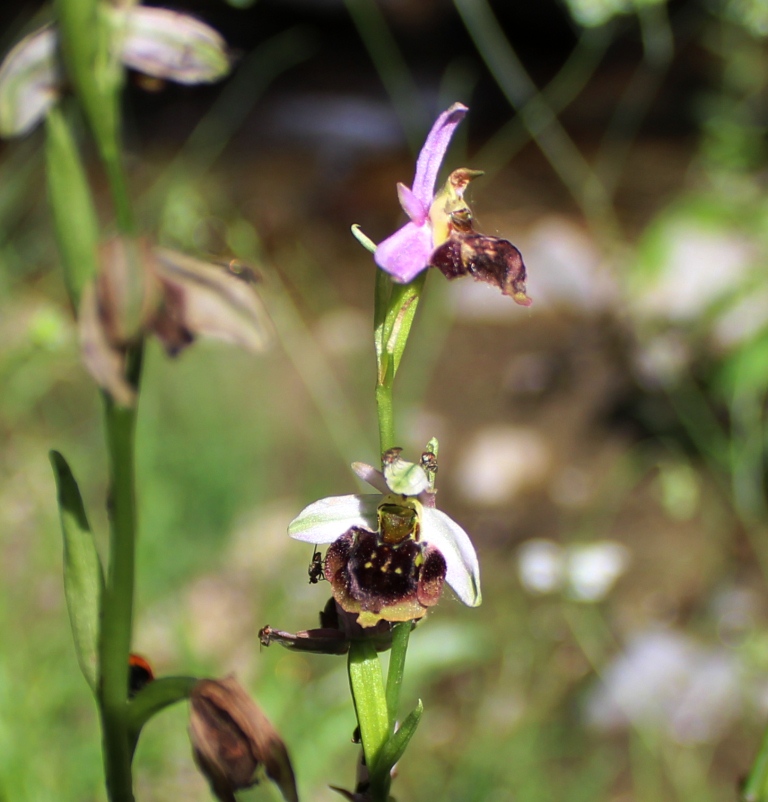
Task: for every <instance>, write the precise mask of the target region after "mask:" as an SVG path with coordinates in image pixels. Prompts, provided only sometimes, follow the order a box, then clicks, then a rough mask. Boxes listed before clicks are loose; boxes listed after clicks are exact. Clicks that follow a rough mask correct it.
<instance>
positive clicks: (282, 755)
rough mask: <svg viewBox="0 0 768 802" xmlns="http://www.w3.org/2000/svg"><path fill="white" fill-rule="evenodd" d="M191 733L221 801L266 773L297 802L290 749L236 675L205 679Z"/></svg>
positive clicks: (194, 702)
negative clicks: (219, 678) (289, 755)
mask: <svg viewBox="0 0 768 802" xmlns="http://www.w3.org/2000/svg"><path fill="white" fill-rule="evenodd" d="M189 701H190V726H189V735H190V738H191V739H192V749H193V752H194V757H195V762H196V763H197V765H198V767H199V768H200V770H201V771H202V772H203V774H204V775H205V776H206V778H207V779H208V782H209V783H210V784H211V789H212V791H213V793H214V794H215V795H216V797H217V799H219V800H221V802H235V791H238V790H241V789H243V788H250V787H251V786H252V785H255V784H256V783H258V782H259V780H260V779H261V773H262V772H264V773H266V775H267V777H269V778H270V779H271V780H272V781H273V782H275V784H276V785H277V786H278V787H279V788H280V791H281V792H282V794H283V798H284V799H285V800H286V802H298V799H299V797H298V793H297V791H296V780H295V777H294V774H293V768H292V767H291V761H290V759H289V757H288V750H287V749H286V747H285V744H284V743H283V741H282V739H281V738H280V736H279V735H278V733H277V730H275V728H274V727H273V726H272V724H270V722H269V720H268V719H267V717H266V716H265V715H264V713H263V712H262V711H261V709H260V708H259V707H258V705H257V704H256V703H255V702H254V701H253V700H252V699H251V697H250V696H248V694H247V693H246V692H245V691H244V690H243V688H242V686H241V685H240V684H239V683H238V682H237V680H236V679H235V678H234V677H233V676H229V677H225V678H224V679H222V680H213V679H204V680H200V682H198V683H197V685H195V687H194V689H193V691H192V694H191V696H190V700H189Z"/></svg>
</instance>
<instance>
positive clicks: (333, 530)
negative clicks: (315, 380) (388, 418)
mask: <svg viewBox="0 0 768 802" xmlns="http://www.w3.org/2000/svg"><path fill="white" fill-rule="evenodd" d="M352 468H353V470H354V471H355V473H356V474H357V475H358V476H359V477H360V478H361V479H363V480H364V481H365V482H367V483H368V484H370V485H371V486H373V487H374V488H375V489H376V490H378V491H379V494H375V495H374V494H354V495H347V496H330V497H328V498H323V499H320V500H319V501H315V502H314V503H312V504H310V505H308V506H307V507H305V508H304V509H303V510H302V511H301V512H300V513H299V514H298V515H297V516H296V518H294V519H293V521H291V523H290V525H289V526H288V534H289V535H290V536H291V537H292V538H293V539H294V540H300V541H302V542H304V543H313V544H315V545H325V544H329V543H333V542H334V541H335V540H337V539H338V538H339V537H341V536H342V535H343V534H344V533H346V532H347V531H349V530H350V529H353V528H359V529H367V530H368V531H373V532H375V531H376V530H377V528H378V524H379V521H378V509H379V505H380V504H381V503H382V501H384V499H386V498H387V497H388V496H390V495H391V490H390V488H389V486H388V485H387V483H386V480H385V478H384V474H383V473H382V472H381V471H378V470H377V469H376V468H374V467H372V466H371V465H367V464H365V463H362V462H355V463H353V465H352ZM400 498H402V499H407V498H417V499H418V500H419V501H420V502H421V507H422V508H421V511H420V535H419V541H420V542H421V543H423V544H430V545H432V546H435V547H436V548H437V549H438V550H439V551H440V553H441V554H442V555H443V558H444V559H445V563H446V575H445V581H446V582H447V583H448V585H450V587H451V588H452V589H453V591H454V592H455V593H456V596H457V597H458V598H459V600H460V601H462V602H463V603H464V604H466V605H467V606H469V607H477V606H478V605H479V604H480V603H481V601H482V596H481V593H480V567H479V565H478V561H477V554H476V553H475V549H474V546H473V545H472V541H471V540H470V538H469V535H468V534H467V533H466V532H465V531H464V529H462V527H461V526H459V524H457V523H456V522H455V521H454V520H453V519H451V518H450V517H449V516H448V515H446V514H445V513H444V512H442V511H441V510H438V509H436V508H435V506H434V493H432V492H430V491H429V490H426V491H424V492H423V493H421V494H420V495H419V496H412V497H409V496H402V495H401V496H400Z"/></svg>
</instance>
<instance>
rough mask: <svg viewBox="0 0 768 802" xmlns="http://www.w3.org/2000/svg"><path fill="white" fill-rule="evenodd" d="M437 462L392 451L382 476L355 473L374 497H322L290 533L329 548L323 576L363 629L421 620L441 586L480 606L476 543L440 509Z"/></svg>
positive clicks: (362, 467) (366, 468) (357, 466)
mask: <svg viewBox="0 0 768 802" xmlns="http://www.w3.org/2000/svg"><path fill="white" fill-rule="evenodd" d="M433 459H434V456H433V454H431V453H430V452H426V453H425V455H424V465H425V466H426V467H422V465H419V464H417V463H412V462H407V461H405V460H403V459H401V457H400V449H390V450H389V451H387V452H386V453H385V455H384V460H383V462H384V465H383V471H379V470H377V469H375V468H373V467H372V466H370V465H366V464H364V463H360V462H356V463H354V464H353V465H352V469H353V470H354V472H355V473H356V474H357V475H358V476H359V477H360V478H361V479H363V480H364V481H366V482H368V484H370V485H371V486H372V487H374V488H375V489H376V490H378V491H379V492H378V493H377V494H367V495H358V494H355V495H348V496H332V497H330V498H324V499H321V500H320V501H316V502H315V503H314V504H310V505H309V506H308V507H306V508H305V509H304V510H302V512H301V513H300V514H299V515H298V516H297V517H296V518H295V519H294V520H293V521H292V522H291V524H290V526H289V527H288V534H289V535H290V536H291V537H292V538H294V539H296V540H301V541H304V542H305V543H314V544H315V545H321V544H330V545H329V548H328V551H327V554H326V557H325V564H324V575H325V578H326V579H327V580H328V581H329V582H330V583H331V588H332V590H333V596H334V599H335V600H336V603H337V604H338V605H339V607H341V609H342V610H343V611H345V612H347V613H356V614H357V623H359V624H360V625H361V626H363V627H374V626H376V624H377V623H378V622H380V621H411V620H415V619H418V618H421V617H422V616H423V615H424V614H425V613H426V611H427V609H428V608H429V607H431V606H433V605H435V604H436V603H437V602H438V600H439V598H440V595H441V592H442V589H443V583H444V582H447V583H448V585H450V587H451V588H453V590H454V592H455V593H456V595H457V596H458V598H459V599H460V600H461V601H462V602H464V604H467V605H469V606H470V607H476V606H477V605H479V604H480V601H481V595H480V569H479V566H478V562H477V555H476V554H475V549H474V547H473V546H472V542H471V540H470V539H469V536H468V535H467V533H466V532H465V531H464V530H463V529H462V528H461V527H460V526H459V525H458V524H457V523H456V522H455V521H453V520H452V519H451V518H449V517H448V516H447V515H446V514H445V513H444V512H441V511H440V510H438V509H437V508H436V507H435V492H434V487H433V478H434V466H433V464H432V460H433Z"/></svg>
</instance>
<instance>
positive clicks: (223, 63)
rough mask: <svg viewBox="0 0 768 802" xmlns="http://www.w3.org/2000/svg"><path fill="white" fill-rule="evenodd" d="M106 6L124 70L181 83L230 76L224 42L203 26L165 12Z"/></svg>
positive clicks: (208, 27)
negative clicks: (118, 41) (118, 38)
mask: <svg viewBox="0 0 768 802" xmlns="http://www.w3.org/2000/svg"><path fill="white" fill-rule="evenodd" d="M107 8H108V13H109V15H110V21H111V22H112V24H113V26H114V28H115V32H116V35H117V36H118V37H121V38H120V56H121V59H122V61H123V63H124V64H125V65H126V67H131V68H132V69H134V70H138V71H139V72H143V73H144V74H145V75H151V76H152V77H154V78H162V79H164V80H168V81H175V82H176V83H180V84H203V83H212V82H213V81H218V80H220V79H221V78H223V77H224V76H225V75H226V74H227V73H228V72H229V68H230V61H229V57H228V56H227V48H226V43H225V42H224V40H223V39H222V38H221V36H220V35H219V34H218V32H217V31H215V30H214V29H213V28H211V27H210V26H209V25H206V24H205V23H204V22H200V20H197V19H195V18H194V17H190V16H189V15H188V14H181V13H179V12H178V11H171V10H170V9H167V8H155V7H152V6H134V7H133V8H130V9H118V8H113V7H107Z"/></svg>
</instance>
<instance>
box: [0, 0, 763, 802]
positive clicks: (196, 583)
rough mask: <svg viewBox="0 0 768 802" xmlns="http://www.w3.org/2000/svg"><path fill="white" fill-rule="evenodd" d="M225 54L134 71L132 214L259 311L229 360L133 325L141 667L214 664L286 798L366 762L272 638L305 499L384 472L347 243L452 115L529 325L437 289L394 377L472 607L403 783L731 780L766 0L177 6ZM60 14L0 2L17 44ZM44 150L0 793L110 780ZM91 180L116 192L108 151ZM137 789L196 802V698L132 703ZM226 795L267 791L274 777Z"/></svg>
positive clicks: (289, 605)
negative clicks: (85, 621)
mask: <svg viewBox="0 0 768 802" xmlns="http://www.w3.org/2000/svg"><path fill="white" fill-rule="evenodd" d="M178 5H179V7H180V8H182V9H183V10H186V11H191V12H193V13H195V14H197V15H198V16H199V17H200V18H202V19H204V20H205V21H207V22H209V23H211V24H212V25H214V26H215V27H217V28H218V29H219V30H220V31H221V32H222V33H223V34H224V36H225V37H226V39H227V40H228V42H229V43H230V44H231V46H232V49H233V52H234V54H235V56H236V66H235V69H234V70H233V73H232V75H231V76H230V77H229V78H228V79H227V80H225V81H224V82H222V83H221V84H218V85H216V86H212V87H206V88H200V87H194V88H185V87H179V86H173V85H162V84H159V83H157V82H152V81H149V80H147V79H145V78H141V77H140V76H137V75H131V76H129V79H130V80H129V86H128V88H127V92H126V103H125V113H126V126H127V134H126V143H127V149H128V166H129V170H130V175H131V181H132V186H133V189H134V191H135V197H136V203H137V208H138V212H139V215H140V217H141V219H142V221H143V225H144V228H145V230H146V231H147V233H148V234H150V235H152V236H153V237H155V238H156V239H157V240H159V241H160V242H162V243H164V244H166V245H170V246H174V247H178V248H179V249H181V250H185V251H187V252H192V253H198V254H204V255H216V256H223V257H231V256H237V257H239V258H242V259H245V260H246V261H249V262H250V263H252V264H253V265H254V266H255V267H256V268H257V269H258V271H259V273H260V274H261V276H262V284H261V287H262V290H263V295H264V298H265V301H266V303H267V304H268V306H269V309H270V311H271V314H272V316H273V319H274V322H275V326H276V329H277V332H278V338H277V344H276V346H275V348H274V349H273V350H272V351H271V352H269V353H268V354H266V355H264V356H263V357H259V358H254V357H253V356H249V355H246V354H244V353H241V352H237V351H235V350H232V349H229V348H227V347H226V346H221V345H219V344H216V343H211V342H201V343H198V344H197V345H196V346H195V347H194V348H192V349H190V350H189V351H187V352H185V353H184V354H183V356H182V357H180V358H179V359H178V360H174V361H171V360H169V359H168V358H167V357H166V356H165V355H164V354H163V353H162V352H161V350H160V349H159V347H158V346H157V344H156V343H154V342H152V343H151V344H150V347H149V353H148V361H147V370H146V376H145V382H144V389H143V392H142V399H141V414H140V426H139V435H138V436H139V443H138V454H139V457H138V459H139V493H140V520H141V539H140V543H139V563H140V565H139V585H138V591H137V617H136V640H135V650H136V651H138V652H140V653H142V654H143V655H145V656H146V657H147V658H148V659H149V660H150V661H151V662H152V663H153V665H154V667H155V669H156V672H157V673H159V674H177V673H196V674H199V675H201V676H203V675H207V676H222V675H225V674H227V673H229V672H232V671H234V672H236V673H237V675H238V677H239V678H240V679H241V680H242V681H243V683H244V684H245V685H246V686H247V687H248V688H249V689H250V690H251V691H252V692H253V693H254V695H255V696H256V697H257V698H258V699H259V701H260V703H261V704H262V706H263V707H264V708H265V710H266V711H267V712H268V714H269V716H270V717H271V718H272V720H273V721H274V723H275V724H276V725H277V726H278V728H279V729H280V730H281V731H282V733H283V736H284V738H285V740H286V741H287V743H288V745H289V748H290V750H291V752H292V755H293V759H294V764H295V767H296V770H297V774H298V780H299V785H300V790H301V791H302V794H303V798H305V799H312V800H318V801H320V800H333V799H339V797H338V796H337V795H335V794H334V793H333V792H332V791H331V790H329V789H328V787H327V786H328V784H329V783H330V784H334V785H338V786H342V787H350V785H351V778H352V776H353V771H354V764H355V760H356V757H357V748H356V747H354V746H353V745H352V744H351V737H352V731H353V729H354V724H355V722H354V717H353V712H352V708H351V705H350V702H349V695H348V687H347V680H346V674H345V670H344V666H343V658H338V657H330V656H313V655H307V656H302V655H298V654H292V653H289V652H287V651H285V650H282V649H280V648H279V647H277V646H274V647H272V648H270V649H268V650H267V649H260V647H259V644H258V637H257V633H258V630H259V628H260V627H262V626H263V625H265V624H271V625H272V626H273V627H279V628H282V629H287V630H290V631H295V630H297V629H306V628H309V627H312V626H315V625H316V621H317V613H318V611H319V610H320V609H321V608H322V606H323V604H324V603H325V600H326V598H327V597H328V595H329V592H328V588H327V585H324V584H322V583H321V584H318V585H310V584H309V583H308V579H307V566H308V564H309V561H310V558H311V550H310V549H309V547H308V546H305V545H303V544H299V543H296V542H293V541H290V540H289V539H288V537H287V536H286V531H285V530H286V526H287V524H288V522H289V521H290V520H291V518H292V517H293V516H294V515H296V514H297V513H298V511H299V510H300V509H301V508H302V507H303V506H305V505H306V504H307V503H309V502H311V501H313V500H315V499H317V498H320V497H323V496H327V495H334V494H343V493H350V492H357V491H359V490H360V489H361V488H360V486H359V485H358V483H357V480H356V479H355V478H354V476H353V475H352V473H351V472H350V471H349V468H348V464H349V462H350V461H352V460H365V461H369V462H375V461H376V460H377V458H378V455H377V442H376V423H375V408H374V402H373V385H374V357H373V348H372V337H371V328H372V323H371V320H372V303H373V284H374V268H373V263H372V260H371V258H370V256H369V254H367V253H366V252H365V251H364V250H363V249H362V248H360V246H359V245H358V244H357V243H356V242H355V241H354V239H353V238H352V237H351V236H350V233H349V227H350V225H351V224H352V223H360V224H362V226H363V229H364V230H365V232H366V233H367V234H368V235H369V236H370V237H372V238H373V239H374V240H376V241H379V240H381V239H382V238H384V237H385V236H387V235H388V234H389V233H391V232H392V231H393V230H394V228H395V227H396V226H397V225H399V224H400V218H399V217H398V215H399V214H400V210H399V206H398V203H397V198H396V194H395V183H396V182H397V181H403V182H405V183H410V181H411V179H412V175H413V163H414V156H415V154H416V153H417V152H418V149H419V147H420V144H421V142H422V141H423V137H424V135H425V133H426V131H428V129H429V126H430V125H431V123H432V121H433V120H434V118H435V116H436V115H437V113H439V112H440V111H441V110H443V109H444V108H446V107H447V106H448V105H450V104H451V103H452V102H454V101H457V100H461V101H463V102H465V103H466V104H467V105H468V106H469V107H470V114H469V115H468V117H467V119H466V121H465V122H464V123H463V124H462V126H461V128H460V129H459V132H458V134H457V136H456V139H455V142H454V145H453V147H452V149H451V151H450V153H449V156H448V159H447V162H446V166H447V168H448V169H454V168H456V167H459V166H467V167H472V168H476V169H482V170H485V172H486V176H485V178H483V179H480V180H478V181H477V182H475V184H474V185H473V187H472V192H473V207H474V211H475V214H476V218H477V221H478V228H479V229H480V230H481V231H483V232H484V233H487V234H492V235H497V236H503V237H505V238H509V239H510V240H511V241H513V242H514V243H515V244H516V245H517V246H518V247H519V248H520V249H521V251H522V253H523V255H524V257H525V261H526V264H527V267H528V272H529V282H528V290H529V295H530V296H531V297H532V298H533V301H534V303H533V306H532V307H530V309H523V308H520V307H516V306H515V305H514V304H513V303H512V302H511V301H510V300H509V299H507V298H503V297H501V296H500V295H499V294H498V293H497V292H496V291H494V290H492V289H490V288H487V287H485V286H484V285H479V284H474V283H473V282H472V281H471V280H470V279H464V280H460V281H457V282H454V283H452V284H450V285H449V284H448V282H446V281H445V280H444V279H443V277H442V276H441V275H439V274H438V273H436V272H435V274H434V275H430V276H429V279H428V281H427V287H426V292H425V297H424V299H423V302H422V307H421V309H420V310H419V313H418V317H417V320H416V324H415V326H414V329H413V333H412V336H411V342H410V343H409V346H408V351H407V353H406V355H405V359H404V361H403V368H402V370H401V374H400V376H399V378H398V383H397V386H396V414H397V430H398V432H399V438H400V441H401V445H402V446H404V447H405V448H406V452H407V453H408V454H410V455H412V456H415V455H417V454H419V453H420V452H421V450H422V448H423V446H424V444H425V443H426V441H427V440H428V439H429V438H430V437H431V436H433V435H435V436H437V437H438V438H439V440H440V472H439V477H438V487H439V490H440V496H439V504H440V506H441V507H442V508H443V509H445V510H446V511H447V512H448V513H449V514H450V515H451V516H452V517H454V518H455V519H456V520H458V521H460V522H461V523H462V524H463V525H464V527H465V528H466V529H467V530H468V531H469V532H470V533H471V534H472V536H473V538H474V541H475V543H476V545H477V549H478V552H479V555H480V561H481V568H482V574H483V595H484V603H483V605H482V607H480V608H479V609H477V610H469V609H465V608H463V607H462V606H461V605H460V604H459V603H458V602H456V601H454V600H453V599H452V598H451V594H450V593H447V594H446V598H445V599H444V600H443V601H442V602H441V604H440V605H439V607H438V608H437V609H436V610H435V611H434V612H432V613H430V615H429V617H428V619H427V620H425V621H424V622H423V623H422V624H421V625H420V626H419V627H418V629H417V631H416V632H415V633H414V635H413V637H412V640H411V643H412V646H411V649H410V651H409V655H408V670H407V674H406V685H405V688H404V695H403V709H404V710H407V709H410V708H411V707H412V706H413V705H414V704H415V703H416V700H417V698H419V697H420V698H422V699H423V700H424V704H425V709H426V712H425V714H424V717H423V720H422V723H421V726H420V728H419V731H418V733H417V735H416V737H415V738H414V740H413V742H412V744H411V747H410V749H409V751H408V753H407V755H406V759H405V760H404V761H403V762H402V765H401V767H400V771H399V777H398V780H397V782H396V784H395V786H394V791H395V793H396V795H397V798H398V799H400V800H414V799H425V798H427V799H428V798H434V799H440V800H442V801H443V802H449V801H454V800H455V802H459V801H461V802H467V801H469V800H477V801H478V802H480V800H483V802H506V801H507V800H515V801H516V802H539V800H541V801H542V802H544V801H545V800H546V802H549V801H550V800H558V802H587V801H589V802H603V801H604V802H609V801H610V802H662V801H666V800H669V801H670V802H683V800H693V799H696V800H697V802H710V801H711V802H715V801H716V800H730V799H734V798H735V797H736V796H737V793H738V787H739V783H740V782H741V781H742V780H743V778H744V776H745V775H746V773H747V771H748V769H749V767H750V765H751V762H752V760H753V759H754V756H755V754H756V752H757V748H758V744H759V742H760V738H761V737H762V731H763V729H764V726H765V723H766V720H768V681H767V675H766V670H767V669H768V629H766V624H767V623H768V606H767V605H766V571H768V506H767V505H766V476H765V456H766V455H765V451H766V430H765V424H766V407H765V402H766V392H768V370H767V366H768V283H766V280H765V276H764V272H765V260H766V249H767V248H768V225H767V223H768V196H766V191H765V181H766V172H765V168H766V148H765V145H766V139H765V135H766V126H768V107H767V106H766V98H767V95H766V92H767V85H766V82H767V81H768V47H767V45H766V36H768V7H766V4H765V3H764V2H763V0H711V1H710V0H670V2H668V3H664V2H663V0H541V2H537V3H515V2H508V1H507V2H505V0H495V1H492V0H453V2H450V1H449V0H418V1H416V0H410V1H409V0H345V1H344V0H256V2H251V0H230V2H228V3H227V2H224V0H196V2H186V3H179V4H178ZM44 16H45V11H44V10H42V11H41V9H40V7H39V6H38V5H37V4H35V3H5V4H3V5H2V7H1V8H0V26H1V27H0V31H2V34H1V35H0V44H2V46H3V47H2V49H3V52H5V51H7V50H8V49H9V48H10V47H11V46H12V44H13V43H14V42H15V41H16V40H17V39H18V38H19V37H20V36H21V35H22V34H23V33H25V32H26V31H28V30H30V29H32V28H34V27H35V26H36V25H37V24H39V23H40V21H41V19H43V18H44ZM42 144H43V139H42V135H41V133H40V131H37V132H35V133H34V134H32V135H31V136H29V137H27V138H25V139H23V140H19V141H12V142H6V143H3V144H2V146H1V148H2V149H0V264H1V265H2V267H1V269H0V289H1V291H0V382H1V384H0V386H1V387H2V392H0V437H1V438H2V448H1V452H0V477H1V478H0V565H2V577H3V578H2V593H0V643H2V647H0V799H3V800H5V799H7V800H13V802H17V801H18V802H24V801H25V800H35V802H37V801H38V800H49V799H50V800H70V799H71V800H83V801H87V800H100V799H103V798H104V792H103V790H102V769H101V763H100V744H99V736H98V725H97V721H96V716H95V709H94V706H93V704H92V702H91V699H90V696H89V692H88V690H87V686H86V684H85V682H84V680H83V679H82V678H81V676H80V674H79V671H78V668H77V663H76V660H75V655H74V650H73V647H72V644H71V640H70V634H69V626H68V620H67V613H66V608H65V603H64V597H63V592H62V583H61V543H60V534H59V528H58V521H57V513H56V508H55V500H54V486H53V479H52V475H51V470H50V467H49V464H48V460H47V452H48V450H49V449H50V448H57V449H59V450H61V451H62V452H63V453H64V454H65V455H66V456H67V459H68V460H69V462H70V464H71V465H72V467H73V469H74V471H75V474H76V475H77V476H78V479H79V481H80V483H81V487H82V488H83V492H84V495H85V497H86V502H87V506H88V509H89V514H90V517H91V521H92V524H93V525H94V527H95V529H96V531H97V532H98V533H99V537H100V538H101V543H102V545H103V544H104V542H105V539H106V515H105V511H104V499H105V494H106V486H105V458H104V450H103V443H102V431H101V421H100V409H99V402H98V397H97V393H96V391H95V389H94V387H93V385H92V383H91V381H90V379H89V377H88V376H87V375H86V373H85V372H84V370H83V369H82V367H81V366H80V363H79V359H78V351H77V343H76V339H77V337H76V331H75V327H74V324H73V321H72V315H71V312H70V310H69V308H68V305H67V301H66V296H65V293H64V288H63V283H62V278H61V274H60V271H59V269H58V265H57V257H56V253H55V247H54V242H53V238H52V234H51V225H50V220H49V214H48V209H47V206H46V200H45V192H44V174H43V160H42ZM88 148H89V146H88V145H87V143H86V153H87V154H89V155H90V165H91V168H92V176H93V180H94V182H95V185H96V186H97V188H98V191H99V192H100V193H101V194H102V195H103V198H104V203H103V204H102V206H101V208H102V212H103V223H104V224H105V225H109V221H110V211H109V203H108V202H107V200H106V198H107V194H106V192H105V191H104V187H103V179H102V176H101V173H100V171H99V167H98V164H97V162H96V160H95V159H94V158H93V153H92V150H89V149H88ZM136 767H137V799H138V800H141V801H142V802H160V800H167V799H173V798H179V799H180V798H184V799H186V800H190V801H191V800H207V799H209V798H210V796H209V792H208V789H207V786H206V784H205V782H204V780H203V779H202V777H200V776H199V775H198V774H197V773H196V771H195V770H194V768H193V765H192V761H191V759H190V747H189V743H188V739H187V735H186V711H185V710H184V707H183V706H178V707H177V708H173V709H171V710H169V711H167V712H164V713H163V714H162V715H160V716H159V717H158V718H156V719H154V720H153V721H152V723H151V724H150V726H149V727H148V728H147V729H146V730H145V732H144V734H143V735H142V741H141V743H140V746H139V751H138V754H137V758H136ZM248 798H252V799H270V798H274V794H273V791H272V790H271V789H269V788H264V789H258V790H255V791H253V792H251V793H250V794H249V795H248Z"/></svg>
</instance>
